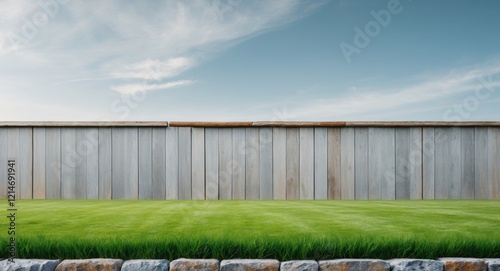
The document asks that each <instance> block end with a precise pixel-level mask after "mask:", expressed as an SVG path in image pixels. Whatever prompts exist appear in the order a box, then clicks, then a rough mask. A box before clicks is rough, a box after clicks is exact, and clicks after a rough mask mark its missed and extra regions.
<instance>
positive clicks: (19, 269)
mask: <svg viewBox="0 0 500 271" xmlns="http://www.w3.org/2000/svg"><path fill="white" fill-rule="evenodd" d="M59 262H60V261H59V260H39V259H14V262H13V263H12V262H10V261H9V260H8V259H6V260H3V261H1V262H0V270H2V271H54V270H55V269H56V267H57V265H58V264H59Z"/></svg>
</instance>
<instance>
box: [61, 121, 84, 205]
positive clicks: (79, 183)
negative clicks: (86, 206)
mask: <svg viewBox="0 0 500 271" xmlns="http://www.w3.org/2000/svg"><path fill="white" fill-rule="evenodd" d="M69 129H71V130H73V131H74V134H75V142H74V153H73V154H74V156H75V157H74V160H75V164H76V167H75V198H77V199H86V198H87V152H88V148H89V146H88V144H87V141H86V134H85V130H86V129H88V128H73V127H72V128H69ZM63 130H64V129H63Z"/></svg>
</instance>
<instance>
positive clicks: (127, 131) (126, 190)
mask: <svg viewBox="0 0 500 271" xmlns="http://www.w3.org/2000/svg"><path fill="white" fill-rule="evenodd" d="M138 134H139V132H138V128H113V129H112V138H113V139H112V140H113V141H112V142H113V148H112V153H113V154H112V185H113V187H112V192H113V199H137V198H138V197H139V161H138V159H139V136H138Z"/></svg>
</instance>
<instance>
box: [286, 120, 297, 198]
mask: <svg viewBox="0 0 500 271" xmlns="http://www.w3.org/2000/svg"><path fill="white" fill-rule="evenodd" d="M299 144H300V143H299V128H287V130H286V198H287V199H299V198H300V194H299V193H300V192H299V191H300V189H299V187H300V183H299V155H300V148H299Z"/></svg>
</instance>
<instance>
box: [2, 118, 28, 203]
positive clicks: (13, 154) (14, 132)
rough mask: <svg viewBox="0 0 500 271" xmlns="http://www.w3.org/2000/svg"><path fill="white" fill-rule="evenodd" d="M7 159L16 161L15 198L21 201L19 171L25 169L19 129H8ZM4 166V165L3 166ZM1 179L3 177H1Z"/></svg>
mask: <svg viewBox="0 0 500 271" xmlns="http://www.w3.org/2000/svg"><path fill="white" fill-rule="evenodd" d="M7 142H8V143H7V159H8V160H14V161H15V166H14V170H15V173H16V180H15V181H16V186H15V192H16V193H15V196H16V199H19V198H20V197H21V188H20V187H19V186H20V176H19V169H20V168H22V167H23V165H22V164H21V161H20V159H19V158H20V155H19V128H18V127H13V128H7ZM2 166H4V165H2ZM0 178H1V177H0Z"/></svg>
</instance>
